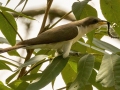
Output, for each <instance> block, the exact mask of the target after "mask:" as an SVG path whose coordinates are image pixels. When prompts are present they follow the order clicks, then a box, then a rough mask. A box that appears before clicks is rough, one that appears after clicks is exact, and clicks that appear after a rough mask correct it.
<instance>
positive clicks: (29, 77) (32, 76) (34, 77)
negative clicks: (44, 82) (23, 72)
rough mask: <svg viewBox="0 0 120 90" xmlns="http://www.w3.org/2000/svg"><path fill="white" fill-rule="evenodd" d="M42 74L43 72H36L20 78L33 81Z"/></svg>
mask: <svg viewBox="0 0 120 90" xmlns="http://www.w3.org/2000/svg"><path fill="white" fill-rule="evenodd" d="M40 76H41V73H35V74H30V75H27V76H23V77H21V78H20V79H21V80H23V81H31V80H35V79H37V78H39V77H40Z"/></svg>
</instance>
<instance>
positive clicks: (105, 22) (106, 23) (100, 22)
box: [98, 20, 110, 25]
mask: <svg viewBox="0 0 120 90" xmlns="http://www.w3.org/2000/svg"><path fill="white" fill-rule="evenodd" d="M98 23H99V24H100V25H110V23H109V22H108V21H104V20H101V21H99V22H98Z"/></svg>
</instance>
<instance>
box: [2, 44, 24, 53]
mask: <svg viewBox="0 0 120 90" xmlns="http://www.w3.org/2000/svg"><path fill="white" fill-rule="evenodd" d="M22 47H25V45H16V46H13V47H8V48H4V49H0V53H4V52H8V51H12V50H16V49H19V48H22Z"/></svg>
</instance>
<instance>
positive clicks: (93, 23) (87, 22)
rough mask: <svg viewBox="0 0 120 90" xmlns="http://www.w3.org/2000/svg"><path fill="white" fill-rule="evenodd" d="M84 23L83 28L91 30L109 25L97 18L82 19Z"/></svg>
mask: <svg viewBox="0 0 120 90" xmlns="http://www.w3.org/2000/svg"><path fill="white" fill-rule="evenodd" d="M82 22H83V24H82V26H84V27H89V28H91V29H96V28H99V27H101V26H105V25H108V23H109V22H108V21H105V20H101V19H99V18H97V17H87V18H84V19H82Z"/></svg>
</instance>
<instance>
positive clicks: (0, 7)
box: [0, 6, 35, 20]
mask: <svg viewBox="0 0 120 90" xmlns="http://www.w3.org/2000/svg"><path fill="white" fill-rule="evenodd" d="M0 10H1V11H3V12H6V11H9V12H12V13H15V14H17V15H19V16H23V17H26V18H28V19H32V20H35V19H34V18H32V17H30V16H27V15H25V14H22V13H20V12H16V11H15V10H12V9H10V8H7V7H3V6H0Z"/></svg>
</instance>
